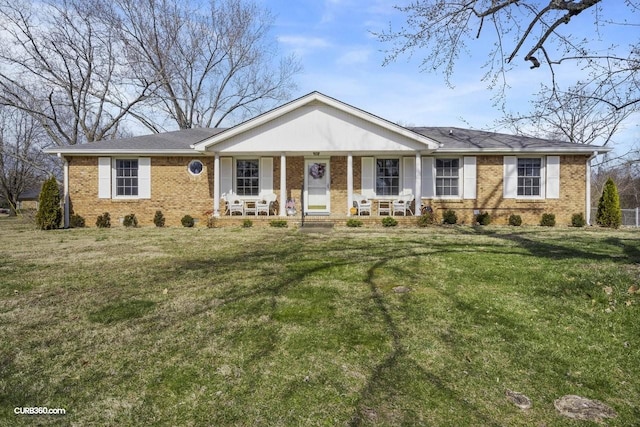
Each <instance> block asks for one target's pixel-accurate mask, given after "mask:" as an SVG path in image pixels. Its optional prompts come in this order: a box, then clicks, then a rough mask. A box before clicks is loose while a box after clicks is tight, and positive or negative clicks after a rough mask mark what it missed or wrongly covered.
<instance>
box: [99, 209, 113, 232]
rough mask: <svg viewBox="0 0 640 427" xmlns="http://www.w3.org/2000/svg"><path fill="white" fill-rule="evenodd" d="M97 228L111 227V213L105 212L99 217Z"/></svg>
mask: <svg viewBox="0 0 640 427" xmlns="http://www.w3.org/2000/svg"><path fill="white" fill-rule="evenodd" d="M96 227H98V228H110V227H111V216H110V215H109V212H105V213H103V214H102V215H100V216H98V219H96Z"/></svg>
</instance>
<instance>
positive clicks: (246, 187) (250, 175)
mask: <svg viewBox="0 0 640 427" xmlns="http://www.w3.org/2000/svg"><path fill="white" fill-rule="evenodd" d="M259 165H260V162H259V161H258V159H238V160H236V193H237V194H238V195H240V196H257V195H258V194H259V193H260V166H259Z"/></svg>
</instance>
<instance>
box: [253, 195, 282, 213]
mask: <svg viewBox="0 0 640 427" xmlns="http://www.w3.org/2000/svg"><path fill="white" fill-rule="evenodd" d="M277 198H278V197H277V196H276V195H275V194H273V193H267V194H261V195H260V196H258V201H257V202H256V215H260V213H261V212H263V213H265V214H266V215H267V216H269V215H271V209H272V207H273V203H274V202H275V201H276V200H277Z"/></svg>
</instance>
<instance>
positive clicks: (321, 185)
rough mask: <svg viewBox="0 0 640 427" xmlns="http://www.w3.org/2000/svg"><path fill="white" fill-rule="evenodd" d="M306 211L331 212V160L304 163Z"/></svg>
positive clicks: (315, 160) (306, 161)
mask: <svg viewBox="0 0 640 427" xmlns="http://www.w3.org/2000/svg"><path fill="white" fill-rule="evenodd" d="M304 170H305V175H304V188H305V192H304V211H305V212H307V213H312V214H313V213H327V214H328V213H329V212H330V183H331V179H330V176H331V174H330V173H329V159H314V160H305V162H304Z"/></svg>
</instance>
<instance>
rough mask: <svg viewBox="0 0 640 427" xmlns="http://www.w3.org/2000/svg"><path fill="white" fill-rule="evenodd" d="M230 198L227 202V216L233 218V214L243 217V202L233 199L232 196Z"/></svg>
mask: <svg viewBox="0 0 640 427" xmlns="http://www.w3.org/2000/svg"><path fill="white" fill-rule="evenodd" d="M230 196H231V198H230V199H229V200H227V212H229V215H231V216H233V214H234V213H239V214H240V215H244V202H243V201H242V200H238V199H235V198H233V195H232V194H231V195H230Z"/></svg>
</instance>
